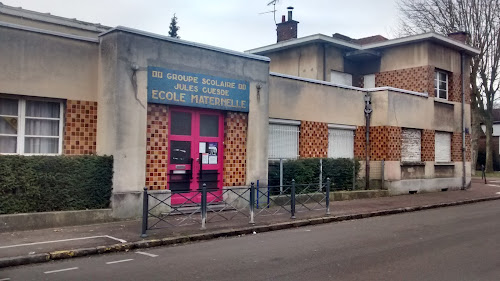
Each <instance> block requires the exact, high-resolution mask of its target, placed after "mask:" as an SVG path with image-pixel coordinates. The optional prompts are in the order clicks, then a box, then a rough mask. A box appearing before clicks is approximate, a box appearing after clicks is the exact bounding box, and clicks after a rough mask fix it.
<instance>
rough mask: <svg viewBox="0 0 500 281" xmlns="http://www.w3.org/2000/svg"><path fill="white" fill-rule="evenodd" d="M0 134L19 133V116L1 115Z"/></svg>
mask: <svg viewBox="0 0 500 281" xmlns="http://www.w3.org/2000/svg"><path fill="white" fill-rule="evenodd" d="M0 134H11V135H17V118H15V117H5V116H3V117H0Z"/></svg>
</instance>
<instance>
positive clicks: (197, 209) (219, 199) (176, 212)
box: [141, 179, 331, 237]
mask: <svg viewBox="0 0 500 281" xmlns="http://www.w3.org/2000/svg"><path fill="white" fill-rule="evenodd" d="M330 184H331V183H330V179H327V181H326V183H325V184H321V183H314V184H295V180H292V184H291V185H286V186H266V187H259V185H258V184H257V186H256V185H255V184H254V183H252V184H251V185H250V186H249V187H235V188H224V189H222V190H220V189H218V190H214V189H209V188H207V186H206V184H203V187H202V188H201V189H200V190H198V191H193V192H190V193H171V192H170V191H167V190H165V191H149V190H148V189H147V188H144V194H143V216H142V234H141V236H142V237H146V236H147V231H148V230H153V229H160V228H166V227H178V226H186V225H196V224H199V225H200V226H201V228H202V229H205V228H206V226H207V224H208V223H213V222H220V221H229V220H233V219H235V218H238V219H247V220H248V222H249V223H250V224H254V223H255V220H256V218H257V219H258V218H259V217H265V216H275V215H278V214H289V215H290V218H292V219H294V218H295V217H296V213H298V212H307V211H313V210H324V211H325V213H326V214H327V215H329V214H330ZM174 194H175V195H177V196H180V199H181V201H184V202H183V203H181V204H172V203H171V199H172V196H173V195H174ZM177 199H179V197H178V198H177Z"/></svg>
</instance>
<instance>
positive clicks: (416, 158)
mask: <svg viewBox="0 0 500 281" xmlns="http://www.w3.org/2000/svg"><path fill="white" fill-rule="evenodd" d="M401 137H402V140H401V161H404V162H420V161H421V156H420V155H421V147H422V145H421V143H422V131H420V130H416V129H403V131H402V134H401Z"/></svg>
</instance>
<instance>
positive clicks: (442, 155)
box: [434, 132, 451, 162]
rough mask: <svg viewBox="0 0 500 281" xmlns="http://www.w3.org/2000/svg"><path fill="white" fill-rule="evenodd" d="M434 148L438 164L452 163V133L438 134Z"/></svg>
mask: <svg viewBox="0 0 500 281" xmlns="http://www.w3.org/2000/svg"><path fill="white" fill-rule="evenodd" d="M434 147H435V157H436V162H451V133H447V132H436V135H435V145H434Z"/></svg>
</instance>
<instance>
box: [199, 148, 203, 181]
mask: <svg viewBox="0 0 500 281" xmlns="http://www.w3.org/2000/svg"><path fill="white" fill-rule="evenodd" d="M198 162H199V163H200V180H201V179H202V178H203V159H202V154H201V153H200V158H198Z"/></svg>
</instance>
